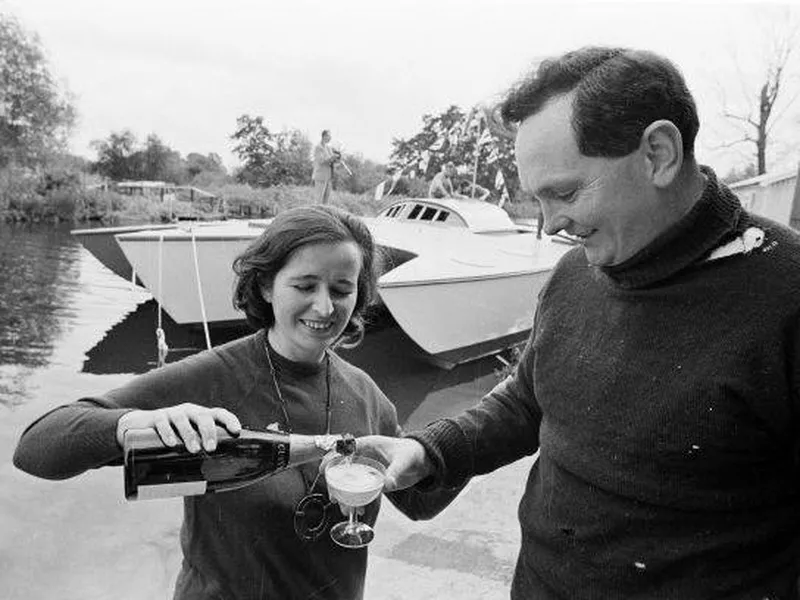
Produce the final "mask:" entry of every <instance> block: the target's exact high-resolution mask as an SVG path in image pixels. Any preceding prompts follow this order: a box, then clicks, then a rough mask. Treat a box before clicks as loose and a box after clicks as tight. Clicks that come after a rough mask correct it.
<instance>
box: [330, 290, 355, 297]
mask: <svg viewBox="0 0 800 600" xmlns="http://www.w3.org/2000/svg"><path fill="white" fill-rule="evenodd" d="M353 291H354V290H331V294H332V295H334V296H336V297H338V298H346V297H347V296H350V295H351V294H352V293H353Z"/></svg>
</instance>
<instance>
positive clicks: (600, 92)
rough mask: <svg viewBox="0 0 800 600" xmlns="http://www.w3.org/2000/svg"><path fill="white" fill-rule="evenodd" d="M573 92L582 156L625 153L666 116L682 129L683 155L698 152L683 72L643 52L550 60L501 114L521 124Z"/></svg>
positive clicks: (585, 53)
mask: <svg viewBox="0 0 800 600" xmlns="http://www.w3.org/2000/svg"><path fill="white" fill-rule="evenodd" d="M570 92H574V94H575V96H574V100H573V116H572V127H573V129H574V131H575V137H576V139H577V142H578V148H579V149H580V151H581V153H582V154H583V155H585V156H603V157H620V156H626V155H628V154H630V153H631V152H633V151H634V150H635V149H636V148H637V147H638V146H639V143H640V141H641V137H642V133H644V130H645V129H646V128H647V127H648V126H649V125H650V124H651V123H653V122H654V121H657V120H659V119H666V120H668V121H671V122H672V123H673V124H674V125H675V126H676V127H677V128H678V130H679V131H680V132H681V137H682V138H683V154H684V156H685V157H687V158H688V157H692V156H694V140H695V137H696V136H697V130H698V129H699V127H700V124H699V121H698V118H697V108H696V106H695V103H694V99H693V98H692V95H691V93H690V92H689V90H688V88H687V87H686V82H685V81H684V79H683V75H682V74H681V72H680V71H679V70H678V68H677V67H676V66H675V65H674V64H673V63H672V62H670V61H669V60H667V59H666V58H664V57H662V56H659V55H657V54H654V53H652V52H648V51H644V50H631V49H628V48H603V47H586V48H581V49H579V50H574V51H572V52H568V53H566V54H564V55H562V56H559V57H556V58H552V59H547V60H545V61H543V62H542V63H540V64H539V66H538V68H536V69H535V71H533V72H531V73H530V74H529V75H527V76H526V77H525V78H524V79H523V80H522V81H521V82H520V83H519V84H518V85H517V86H515V87H514V88H513V89H512V90H511V91H510V92H509V93H508V95H507V96H506V98H505V100H504V101H503V102H502V104H501V105H500V117H501V118H502V120H503V122H504V123H505V124H506V125H507V126H508V125H510V124H519V123H521V122H522V121H524V120H525V119H526V118H527V117H529V116H531V115H533V114H535V113H537V112H538V111H540V110H541V109H542V108H543V107H544V105H545V104H546V103H547V102H548V101H550V100H551V99H553V98H555V97H558V96H563V95H565V94H568V93H570Z"/></svg>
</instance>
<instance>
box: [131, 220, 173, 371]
mask: <svg viewBox="0 0 800 600" xmlns="http://www.w3.org/2000/svg"><path fill="white" fill-rule="evenodd" d="M163 274H164V234H163V233H162V234H161V235H160V236H159V238H158V298H157V300H156V301H157V302H158V327H156V347H157V348H158V360H157V361H156V366H157V367H163V366H164V365H165V364H166V363H167V354H169V346H168V345H167V336H166V334H165V333H164V329H162V327H161V324H162V323H161V297H162V296H163V292H164V288H163V287H162V286H163V284H164V277H163ZM134 277H135V275H134Z"/></svg>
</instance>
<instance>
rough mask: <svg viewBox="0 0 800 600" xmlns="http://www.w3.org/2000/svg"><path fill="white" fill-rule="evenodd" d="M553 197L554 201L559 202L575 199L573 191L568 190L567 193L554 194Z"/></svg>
mask: <svg viewBox="0 0 800 600" xmlns="http://www.w3.org/2000/svg"><path fill="white" fill-rule="evenodd" d="M553 196H554V197H555V199H556V200H560V201H561V202H569V201H571V200H572V198H574V197H575V190H570V191H568V192H554V193H553Z"/></svg>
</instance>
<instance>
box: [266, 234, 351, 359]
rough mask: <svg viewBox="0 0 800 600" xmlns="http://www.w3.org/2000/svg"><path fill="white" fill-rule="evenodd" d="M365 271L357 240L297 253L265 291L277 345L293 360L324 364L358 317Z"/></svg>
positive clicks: (271, 336) (310, 247)
mask: <svg viewBox="0 0 800 600" xmlns="http://www.w3.org/2000/svg"><path fill="white" fill-rule="evenodd" d="M361 267H362V257H361V252H360V251H359V248H358V246H357V245H356V244H355V243H354V242H338V243H333V244H327V243H320V244H309V245H306V246H303V247H301V248H299V249H298V250H296V251H295V252H294V253H292V254H291V256H290V257H289V260H288V261H287V262H286V264H285V265H284V266H283V268H282V269H281V270H280V271H278V273H277V274H276V275H275V280H274V281H273V282H272V285H268V286H265V287H264V289H263V290H262V291H263V294H264V298H265V299H266V300H267V302H270V303H271V304H272V311H273V314H274V315H275V322H274V323H273V325H272V327H271V328H270V331H269V340H270V344H272V347H273V348H274V349H275V350H276V351H277V352H278V353H279V354H281V355H282V356H284V357H286V358H288V359H290V360H294V361H300V362H318V361H320V360H322V357H323V356H324V354H325V349H326V348H328V347H329V346H330V345H331V344H333V342H335V341H336V340H337V339H338V338H339V336H340V335H341V334H342V331H344V328H345V327H346V326H347V323H348V322H349V320H350V316H351V315H352V314H353V309H354V308H355V305H356V299H357V298H358V276H359V274H360V273H361Z"/></svg>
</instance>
